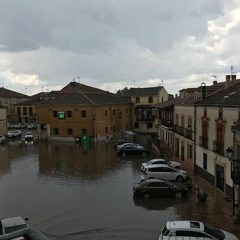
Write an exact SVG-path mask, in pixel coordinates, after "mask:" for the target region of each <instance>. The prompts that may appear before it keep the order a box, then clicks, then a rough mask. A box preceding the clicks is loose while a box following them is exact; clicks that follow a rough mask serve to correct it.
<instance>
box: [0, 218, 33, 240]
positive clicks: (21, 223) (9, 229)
mask: <svg viewBox="0 0 240 240" xmlns="http://www.w3.org/2000/svg"><path fill="white" fill-rule="evenodd" d="M25 220H28V219H23V218H22V217H10V218H4V219H1V221H0V223H1V226H0V235H3V236H4V235H6V234H9V233H13V232H16V231H18V230H20V229H26V228H28V225H27V223H26V222H25ZM14 239H19V240H20V239H25V238H24V237H18V238H14Z"/></svg>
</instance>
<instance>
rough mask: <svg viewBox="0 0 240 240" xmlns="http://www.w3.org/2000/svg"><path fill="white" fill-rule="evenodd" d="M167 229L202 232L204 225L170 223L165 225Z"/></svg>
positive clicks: (197, 222) (182, 222)
mask: <svg viewBox="0 0 240 240" xmlns="http://www.w3.org/2000/svg"><path fill="white" fill-rule="evenodd" d="M166 227H167V229H169V230H171V229H172V230H173V229H176V230H177V229H178V230H179V229H188V230H189V229H191V230H202V231H203V230H204V224H203V223H202V222H199V221H190V220H188V221H186V220H185V221H171V222H167V224H166Z"/></svg>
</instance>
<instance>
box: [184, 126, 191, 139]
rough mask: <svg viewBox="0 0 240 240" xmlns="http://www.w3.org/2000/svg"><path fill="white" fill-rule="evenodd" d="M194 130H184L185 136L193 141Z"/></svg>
mask: <svg viewBox="0 0 240 240" xmlns="http://www.w3.org/2000/svg"><path fill="white" fill-rule="evenodd" d="M192 133H193V132H192V129H191V128H184V136H185V137H186V138H188V139H190V140H193V135H192Z"/></svg>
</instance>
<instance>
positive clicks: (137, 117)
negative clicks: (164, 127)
mask: <svg viewBox="0 0 240 240" xmlns="http://www.w3.org/2000/svg"><path fill="white" fill-rule="evenodd" d="M136 120H137V121H149V122H154V121H155V116H154V115H152V116H147V117H143V116H136Z"/></svg>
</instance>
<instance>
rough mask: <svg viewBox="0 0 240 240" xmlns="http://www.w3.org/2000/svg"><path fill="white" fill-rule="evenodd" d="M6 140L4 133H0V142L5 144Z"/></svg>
mask: <svg viewBox="0 0 240 240" xmlns="http://www.w3.org/2000/svg"><path fill="white" fill-rule="evenodd" d="M5 140H6V139H5V137H4V136H3V135H0V144H3V143H4V142H5Z"/></svg>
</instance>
